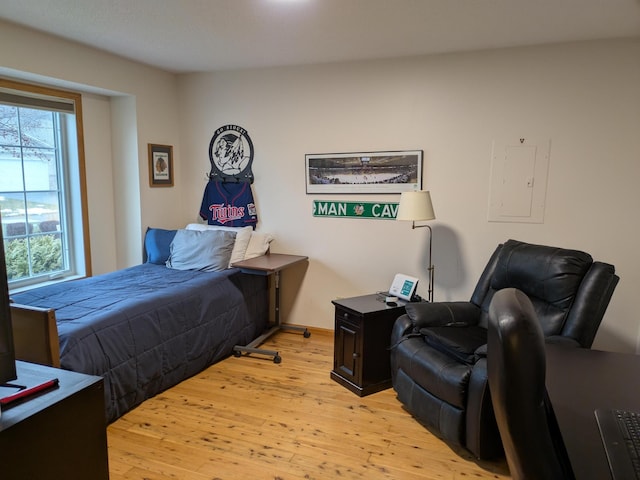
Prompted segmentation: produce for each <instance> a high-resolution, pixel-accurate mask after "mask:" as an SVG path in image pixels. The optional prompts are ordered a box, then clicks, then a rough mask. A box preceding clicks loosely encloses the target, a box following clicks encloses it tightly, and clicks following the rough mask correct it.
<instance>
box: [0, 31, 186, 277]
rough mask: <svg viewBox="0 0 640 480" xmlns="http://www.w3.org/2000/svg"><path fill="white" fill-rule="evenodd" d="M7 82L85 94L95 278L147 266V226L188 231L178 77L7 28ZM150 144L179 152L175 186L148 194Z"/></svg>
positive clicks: (3, 68)
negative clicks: (185, 227) (143, 262)
mask: <svg viewBox="0 0 640 480" xmlns="http://www.w3.org/2000/svg"><path fill="white" fill-rule="evenodd" d="M0 75H2V76H4V77H7V78H12V79H16V80H23V81H27V82H32V83H34V82H35V83H41V84H44V85H48V86H53V87H58V88H67V89H71V90H74V91H77V92H80V93H82V94H83V114H84V134H85V155H86V166H87V189H88V203H89V215H90V219H89V229H90V234H91V258H92V266H93V273H94V274H99V273H104V272H108V271H111V270H115V269H117V268H123V267H127V266H130V265H133V264H136V263H140V261H141V260H142V237H143V233H144V230H145V229H146V227H147V226H150V225H152V226H157V227H165V228H175V227H177V226H180V225H182V224H183V219H182V218H180V214H181V212H182V211H183V208H182V206H181V202H182V199H183V196H182V190H183V186H184V185H185V184H184V182H181V181H180V178H181V169H182V165H183V164H182V157H181V152H180V143H179V137H178V127H177V117H176V112H177V104H176V101H177V90H176V77H175V75H172V74H169V73H167V72H163V71H161V70H157V69H154V68H150V67H147V66H145V65H141V64H138V63H135V62H131V61H128V60H125V59H122V58H119V57H116V56H113V55H109V54H107V53H104V52H101V51H98V50H96V49H92V48H88V47H84V46H82V45H79V44H76V43H73V42H68V41H65V40H62V39H59V38H56V37H52V36H50V35H45V34H42V33H39V32H36V31H33V30H30V29H26V28H23V27H19V26H17V25H14V24H11V23H7V22H4V21H0ZM148 143H157V144H166V145H173V146H174V164H175V179H176V181H177V184H176V187H174V188H150V187H149V179H148V163H147V162H148V161H147V144H148Z"/></svg>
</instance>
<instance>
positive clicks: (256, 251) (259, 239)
mask: <svg viewBox="0 0 640 480" xmlns="http://www.w3.org/2000/svg"><path fill="white" fill-rule="evenodd" d="M272 241H273V235H271V234H270V233H257V232H253V233H252V234H251V240H250V241H249V246H248V247H247V251H246V252H245V253H244V259H245V260H247V259H249V258H254V257H259V256H260V255H264V254H265V253H267V250H269V244H270V243H271V242H272Z"/></svg>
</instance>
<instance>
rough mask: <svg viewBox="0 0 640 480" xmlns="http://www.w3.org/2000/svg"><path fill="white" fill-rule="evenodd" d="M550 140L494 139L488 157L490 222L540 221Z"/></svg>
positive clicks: (542, 218)
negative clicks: (489, 167)
mask: <svg viewBox="0 0 640 480" xmlns="http://www.w3.org/2000/svg"><path fill="white" fill-rule="evenodd" d="M550 152H551V141H550V140H544V141H535V140H532V139H529V138H516V139H513V140H511V141H509V140H507V141H494V142H493V153H492V158H491V190H490V192H489V216H488V220H489V221H490V222H520V223H542V222H543V221H544V206H545V201H546V196H547V174H548V171H549V155H550Z"/></svg>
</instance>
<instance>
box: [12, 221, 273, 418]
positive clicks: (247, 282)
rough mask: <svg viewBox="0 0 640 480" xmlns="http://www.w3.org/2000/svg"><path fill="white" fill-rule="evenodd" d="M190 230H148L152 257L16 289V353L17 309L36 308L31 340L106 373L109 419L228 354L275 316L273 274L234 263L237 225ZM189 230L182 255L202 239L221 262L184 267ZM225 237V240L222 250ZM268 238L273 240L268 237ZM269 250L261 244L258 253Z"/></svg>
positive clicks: (69, 361)
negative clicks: (271, 309)
mask: <svg viewBox="0 0 640 480" xmlns="http://www.w3.org/2000/svg"><path fill="white" fill-rule="evenodd" d="M248 228H250V227H248ZM236 230H237V229H236ZM185 231H187V229H184V230H177V231H161V232H159V231H157V229H154V230H153V231H151V232H149V231H148V232H147V237H146V240H145V248H146V250H147V253H148V259H149V261H147V262H146V263H144V264H141V265H137V266H133V267H130V268H126V269H123V270H118V271H115V272H111V273H107V274H104V275H99V276H96V277H90V278H85V279H82V280H76V281H70V282H64V283H59V284H55V285H49V286H45V287H40V288H36V289H33V290H30V291H27V292H23V293H19V294H12V296H11V297H12V301H13V302H15V304H17V305H14V306H13V312H14V315H12V316H13V317H14V318H13V322H14V333H15V336H16V350H17V351H18V353H19V352H20V351H21V350H23V348H22V347H19V346H18V342H19V341H24V340H20V339H21V338H24V337H25V335H22V334H21V328H20V325H21V324H22V322H23V319H22V318H21V316H22V314H23V313H24V310H29V309H35V310H36V311H39V312H41V316H42V317H43V318H44V320H43V322H45V323H46V325H47V327H46V328H45V329H44V331H45V333H44V334H39V337H38V338H36V336H34V335H28V338H27V343H28V344H29V346H33V345H34V344H35V343H37V342H42V344H43V345H47V346H49V347H51V346H52V345H53V347H51V348H52V349H53V353H52V354H51V353H49V356H50V357H51V358H52V362H50V363H51V364H54V365H55V363H56V358H55V357H56V352H55V347H56V345H57V346H58V348H59V365H60V367H61V368H64V369H67V370H72V371H76V372H81V373H87V374H92V375H99V376H102V377H103V378H104V382H105V404H106V405H105V406H106V417H107V421H109V422H112V421H114V420H115V419H117V418H119V417H120V416H122V415H123V414H124V413H126V412H127V411H129V410H131V409H132V408H134V407H135V406H136V405H139V404H140V403H142V402H143V401H144V400H146V399H147V398H150V397H152V396H154V395H156V394H158V393H160V392H162V391H163V390H165V389H167V388H169V387H171V386H173V385H176V384H177V383H179V382H181V381H182V380H184V379H186V378H188V377H190V376H192V375H195V374H196V373H198V372H200V371H202V370H203V369H205V368H206V367H207V366H209V365H211V364H213V363H215V362H216V361H218V360H221V359H223V358H225V357H227V356H229V355H230V354H231V353H232V351H233V347H234V345H244V344H246V343H249V342H250V341H251V340H253V339H254V338H256V337H257V336H259V335H260V334H261V333H262V332H263V331H264V330H265V328H266V327H267V323H268V317H269V315H268V297H269V295H268V285H267V280H266V278H265V277H262V276H256V275H249V274H246V273H242V272H240V270H239V269H236V268H230V266H229V265H230V264H231V263H233V261H234V260H237V259H238V258H240V257H239V256H238V255H239V253H238V252H236V251H235V250H234V249H235V247H236V238H235V237H236V233H237V232H234V231H232V230H229V231H228V232H226V233H224V234H223V233H219V234H215V238H216V239H217V240H216V242H214V243H215V245H214V246H213V247H211V245H209V240H210V239H211V238H213V237H212V235H213V234H214V232H215V231H218V230H215V231H212V232H211V233H210V232H209V231H200V230H193V231H192V232H195V233H188V234H183V232H185ZM223 232H225V231H223ZM245 233H248V234H249V235H251V233H249V232H248V231H246V232H245ZM152 234H153V235H152ZM162 235H164V237H163V238H162V241H161V242H159V243H162V244H163V245H162V248H161V249H160V250H163V249H164V250H165V251H158V250H157V248H156V247H157V245H156V246H154V245H153V242H151V241H150V238H151V237H152V236H153V237H158V236H162ZM183 236H186V237H188V238H189V239H190V240H189V242H186V243H185V242H183V243H184V245H183V247H184V251H185V252H187V253H186V254H185V255H186V257H193V250H194V247H195V249H197V248H198V247H200V246H202V245H203V244H206V245H207V248H209V250H210V251H211V252H213V254H214V255H217V256H218V257H219V258H217V260H216V262H217V264H216V268H213V269H211V270H210V271H204V270H203V269H202V268H181V267H183V266H185V265H184V264H183V263H180V262H184V261H185V258H184V256H183V257H182V258H180V259H179V258H178V256H177V255H174V253H176V252H177V251H178V250H179V248H180V247H179V246H178V245H177V244H178V243H180V242H178V237H180V238H182V237H183ZM221 237H225V239H226V243H225V245H224V246H225V248H226V251H225V252H223V253H222V254H221V253H220V251H221V243H220V242H219V241H218V240H219V239H220V238H221ZM194 238H195V242H196V243H195V244H194ZM230 238H231V241H230V242H229V239H230ZM169 239H171V241H168V240H169ZM205 240H206V241H205ZM269 241H270V240H269ZM263 243H266V247H267V248H268V241H267V242H263ZM174 244H176V245H174ZM149 250H152V251H151V252H149ZM263 250H264V251H263ZM247 251H248V250H247V249H246V248H245V249H244V250H243V252H242V253H243V255H242V257H244V256H245V255H247V253H246V252H247ZM265 251H266V248H262V247H261V248H260V249H259V250H258V251H254V252H253V255H254V256H256V255H255V253H261V254H264V253H265ZM234 253H235V258H234V259H232V257H233V254H234ZM165 255H166V256H167V259H166V260H164V262H163V261H162V260H163V259H164V257H165ZM172 259H173V262H172ZM186 264H187V266H189V267H193V266H194V265H193V258H186ZM176 267H180V268H176ZM25 306H26V307H25ZM26 325H27V323H26V321H25V323H24V324H23V326H26Z"/></svg>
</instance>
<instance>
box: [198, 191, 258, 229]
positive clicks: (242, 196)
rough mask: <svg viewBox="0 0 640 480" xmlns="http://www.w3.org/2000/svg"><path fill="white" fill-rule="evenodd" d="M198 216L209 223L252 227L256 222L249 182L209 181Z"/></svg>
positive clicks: (256, 215) (254, 206) (256, 217)
mask: <svg viewBox="0 0 640 480" xmlns="http://www.w3.org/2000/svg"><path fill="white" fill-rule="evenodd" d="M200 216H201V217H202V218H203V219H204V220H207V223H208V224H209V225H222V226H225V227H246V226H247V225H251V226H252V227H253V228H255V227H256V224H257V223H258V214H257V212H256V205H255V203H253V193H252V192H251V184H250V183H249V182H239V183H230V182H214V181H212V180H211V181H209V183H208V184H207V186H206V188H205V189H204V196H203V198H202V205H201V206H200Z"/></svg>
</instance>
